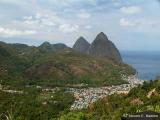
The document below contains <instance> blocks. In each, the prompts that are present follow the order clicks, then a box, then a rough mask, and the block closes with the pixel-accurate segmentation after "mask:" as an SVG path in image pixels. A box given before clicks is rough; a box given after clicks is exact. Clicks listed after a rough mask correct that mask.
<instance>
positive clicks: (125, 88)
mask: <svg viewBox="0 0 160 120" xmlns="http://www.w3.org/2000/svg"><path fill="white" fill-rule="evenodd" d="M126 80H127V81H128V84H122V85H117V86H106V87H99V88H91V87H90V88H83V89H77V88H69V91H70V92H72V93H73V94H74V97H75V101H74V103H73V104H72V106H71V110H78V109H83V108H87V107H88V106H89V104H91V103H93V102H95V101H97V100H98V99H100V98H104V97H106V96H108V95H111V94H114V93H117V94H127V93H128V92H129V91H130V89H132V88H133V87H136V86H137V85H139V84H143V81H142V80H138V78H137V77H136V76H130V77H128V78H127V79H126Z"/></svg>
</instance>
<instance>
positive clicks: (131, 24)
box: [0, 0, 160, 51]
mask: <svg viewBox="0 0 160 120" xmlns="http://www.w3.org/2000/svg"><path fill="white" fill-rule="evenodd" d="M159 11H160V2H159V0H0V40H1V41H5V42H9V43H17V42H18V43H26V44H29V45H39V44H41V43H42V42H44V41H49V42H51V43H65V44H67V45H68V46H72V45H73V44H74V42H75V41H76V39H77V38H78V37H80V36H83V37H85V38H86V39H87V40H88V41H89V42H92V41H93V40H94V38H95V37H96V35H97V34H98V33H99V32H101V31H103V32H104V33H106V34H107V36H108V38H109V39H110V40H111V41H113V42H114V43H115V44H116V45H117V47H118V48H119V49H120V50H136V51H139V50H141V51H160V47H159V44H160V14H159Z"/></svg>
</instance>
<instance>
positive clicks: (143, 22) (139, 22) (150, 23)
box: [119, 18, 160, 31]
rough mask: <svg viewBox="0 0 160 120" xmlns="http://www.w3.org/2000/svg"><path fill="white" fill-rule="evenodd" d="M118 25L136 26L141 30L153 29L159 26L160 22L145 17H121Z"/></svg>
mask: <svg viewBox="0 0 160 120" xmlns="http://www.w3.org/2000/svg"><path fill="white" fill-rule="evenodd" d="M119 24H120V26H122V27H134V28H136V29H137V28H138V29H141V30H144V31H145V30H146V29H148V30H150V29H155V28H159V26H160V22H159V20H147V19H140V18H139V19H138V18H137V19H126V18H121V19H120V21H119Z"/></svg>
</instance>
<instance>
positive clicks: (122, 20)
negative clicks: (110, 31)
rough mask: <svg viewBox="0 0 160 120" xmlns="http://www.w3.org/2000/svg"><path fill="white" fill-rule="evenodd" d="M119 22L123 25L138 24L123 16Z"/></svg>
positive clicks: (131, 25)
mask: <svg viewBox="0 0 160 120" xmlns="http://www.w3.org/2000/svg"><path fill="white" fill-rule="evenodd" d="M119 24H120V26H123V27H133V26H135V25H136V24H135V23H134V22H132V21H129V20H127V19H125V18H121V19H120V21H119Z"/></svg>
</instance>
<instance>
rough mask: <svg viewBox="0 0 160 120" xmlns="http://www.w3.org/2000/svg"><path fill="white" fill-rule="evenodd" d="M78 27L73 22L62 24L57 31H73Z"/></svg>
mask: <svg viewBox="0 0 160 120" xmlns="http://www.w3.org/2000/svg"><path fill="white" fill-rule="evenodd" d="M78 29H79V26H78V25H73V24H62V25H60V26H59V31H61V32H65V33H68V32H74V31H77V30H78Z"/></svg>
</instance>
